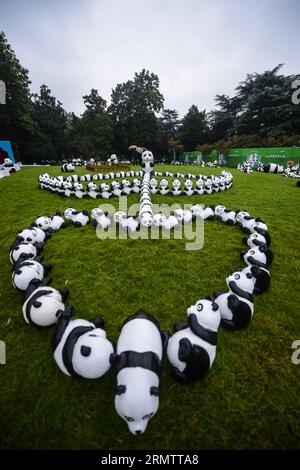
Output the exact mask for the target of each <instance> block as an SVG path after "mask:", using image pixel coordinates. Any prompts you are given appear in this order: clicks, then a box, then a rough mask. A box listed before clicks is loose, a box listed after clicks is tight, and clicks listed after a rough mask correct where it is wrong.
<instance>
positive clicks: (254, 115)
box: [234, 64, 300, 137]
mask: <svg viewBox="0 0 300 470" xmlns="http://www.w3.org/2000/svg"><path fill="white" fill-rule="evenodd" d="M281 67H282V64H279V65H277V67H275V68H274V69H272V70H267V71H266V72H264V73H262V74H258V73H255V74H251V75H247V78H246V80H244V81H243V82H241V83H240V84H239V86H238V87H237V88H236V90H237V97H238V99H239V100H240V102H241V103H242V106H241V112H240V113H239V115H238V116H237V119H236V121H235V123H234V127H235V131H236V133H237V134H238V135H242V134H258V135H260V136H262V137H277V136H279V135H280V134H282V133H284V132H286V133H296V132H298V131H299V125H300V109H299V106H295V105H294V104H293V103H292V99H291V95H292V88H291V87H292V82H293V81H294V80H295V79H296V78H299V77H300V76H299V75H298V76H284V75H279V74H278V72H279V70H280V69H281Z"/></svg>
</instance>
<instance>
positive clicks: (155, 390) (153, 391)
mask: <svg viewBox="0 0 300 470" xmlns="http://www.w3.org/2000/svg"><path fill="white" fill-rule="evenodd" d="M150 395H154V396H155V397H158V396H159V388H158V387H150Z"/></svg>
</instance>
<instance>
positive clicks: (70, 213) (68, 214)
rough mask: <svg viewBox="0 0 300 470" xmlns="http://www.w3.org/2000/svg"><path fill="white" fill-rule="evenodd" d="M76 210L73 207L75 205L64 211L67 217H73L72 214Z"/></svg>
mask: <svg viewBox="0 0 300 470" xmlns="http://www.w3.org/2000/svg"><path fill="white" fill-rule="evenodd" d="M74 211H75V209H73V207H68V208H67V209H66V210H65V212H64V216H65V218H66V219H72V215H73V212H74Z"/></svg>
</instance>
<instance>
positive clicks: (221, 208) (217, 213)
mask: <svg viewBox="0 0 300 470" xmlns="http://www.w3.org/2000/svg"><path fill="white" fill-rule="evenodd" d="M224 210H225V206H223V205H222V204H219V205H217V206H216V207H215V218H216V219H217V220H222V214H223V212H224Z"/></svg>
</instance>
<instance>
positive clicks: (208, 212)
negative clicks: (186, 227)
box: [202, 206, 215, 220]
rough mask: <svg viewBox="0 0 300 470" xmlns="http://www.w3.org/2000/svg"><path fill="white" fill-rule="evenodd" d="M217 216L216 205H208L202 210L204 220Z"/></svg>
mask: <svg viewBox="0 0 300 470" xmlns="http://www.w3.org/2000/svg"><path fill="white" fill-rule="evenodd" d="M214 218H215V207H214V206H206V207H204V208H203V211H202V219H203V220H214Z"/></svg>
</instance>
